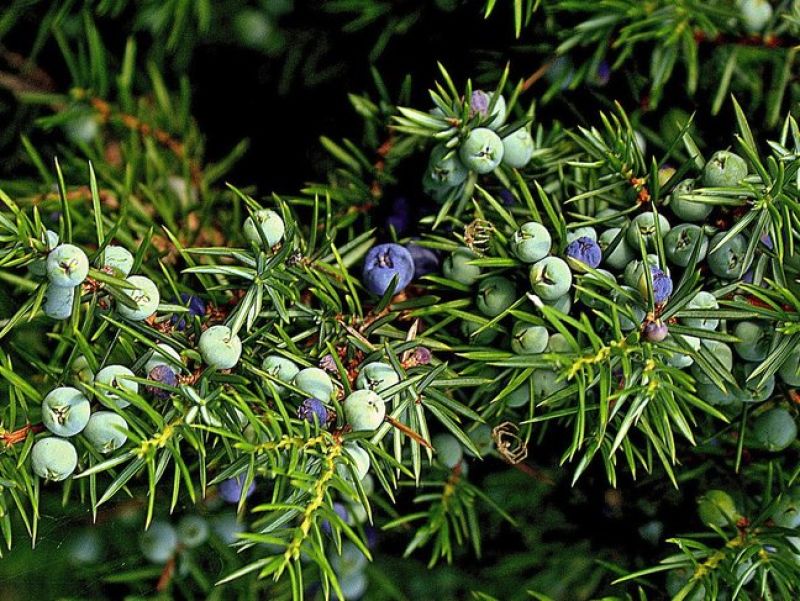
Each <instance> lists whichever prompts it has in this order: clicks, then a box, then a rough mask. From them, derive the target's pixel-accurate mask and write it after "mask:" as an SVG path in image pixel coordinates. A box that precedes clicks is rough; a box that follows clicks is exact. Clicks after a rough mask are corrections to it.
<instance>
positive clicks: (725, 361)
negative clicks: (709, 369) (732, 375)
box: [692, 340, 733, 384]
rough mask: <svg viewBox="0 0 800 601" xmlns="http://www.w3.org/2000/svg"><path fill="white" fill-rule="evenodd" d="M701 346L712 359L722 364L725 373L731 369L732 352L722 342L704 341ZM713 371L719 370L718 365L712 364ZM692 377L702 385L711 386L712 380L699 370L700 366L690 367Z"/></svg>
mask: <svg viewBox="0 0 800 601" xmlns="http://www.w3.org/2000/svg"><path fill="white" fill-rule="evenodd" d="M703 344H705V345H706V347H707V348H708V350H709V352H710V353H711V355H713V357H714V358H715V359H716V360H717V362H718V363H720V364H722V368H723V369H725V371H728V372H730V371H731V369H733V351H732V350H731V347H729V346H728V345H727V344H725V343H724V342H719V341H718V340H704V341H703ZM714 368H715V371H717V370H719V365H716V364H714ZM692 375H693V376H694V378H695V380H697V381H698V382H701V383H704V384H711V383H712V380H711V379H710V378H709V377H708V376H707V375H706V374H705V372H703V370H702V369H701V368H700V365H699V364H697V363H695V364H694V365H692Z"/></svg>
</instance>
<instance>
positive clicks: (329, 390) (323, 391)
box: [294, 367, 334, 403]
mask: <svg viewBox="0 0 800 601" xmlns="http://www.w3.org/2000/svg"><path fill="white" fill-rule="evenodd" d="M294 385H295V386H296V387H297V388H299V389H300V390H302V391H303V392H304V393H306V394H307V395H308V396H310V397H312V398H315V399H319V400H320V401H322V402H323V403H327V402H328V401H330V400H331V396H333V391H334V386H333V381H332V380H331V377H330V376H329V375H328V374H327V373H325V372H324V371H323V370H321V369H320V368H319V367H306V368H305V369H301V370H300V371H299V372H297V375H295V377H294Z"/></svg>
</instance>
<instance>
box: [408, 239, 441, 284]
mask: <svg viewBox="0 0 800 601" xmlns="http://www.w3.org/2000/svg"><path fill="white" fill-rule="evenodd" d="M406 250H407V251H408V252H409V253H410V254H411V258H412V259H413V261H414V277H416V278H421V277H422V276H424V275H426V274H429V273H436V272H437V271H439V255H437V254H436V253H435V252H434V251H432V250H431V249H430V248H425V247H424V246H419V245H418V244H413V243H409V244H406Z"/></svg>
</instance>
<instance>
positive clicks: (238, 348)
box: [197, 325, 242, 369]
mask: <svg viewBox="0 0 800 601" xmlns="http://www.w3.org/2000/svg"><path fill="white" fill-rule="evenodd" d="M197 348H198V350H199V351H200V354H201V355H202V356H203V361H205V362H206V365H208V366H209V367H213V368H214V369H232V368H233V367H235V366H236V364H237V363H239V358H240V357H241V356H242V341H241V340H240V339H239V336H237V335H236V334H234V333H233V332H231V329H230V328H229V327H228V326H222V325H219V326H211V327H210V328H208V329H207V330H206V331H204V332H203V333H202V334H200V341H199V342H198V344H197Z"/></svg>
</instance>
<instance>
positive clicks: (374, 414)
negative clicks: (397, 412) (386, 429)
mask: <svg viewBox="0 0 800 601" xmlns="http://www.w3.org/2000/svg"><path fill="white" fill-rule="evenodd" d="M344 415H345V419H346V420H347V423H349V424H350V425H351V426H352V428H353V430H355V431H360V430H375V429H376V428H378V426H380V425H381V424H382V423H383V418H384V417H386V403H385V401H384V400H383V399H382V398H381V397H380V396H378V394H377V393H375V392H373V391H372V390H356V391H354V392H352V393H350V395H349V396H348V397H347V398H346V399H345V400H344Z"/></svg>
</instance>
